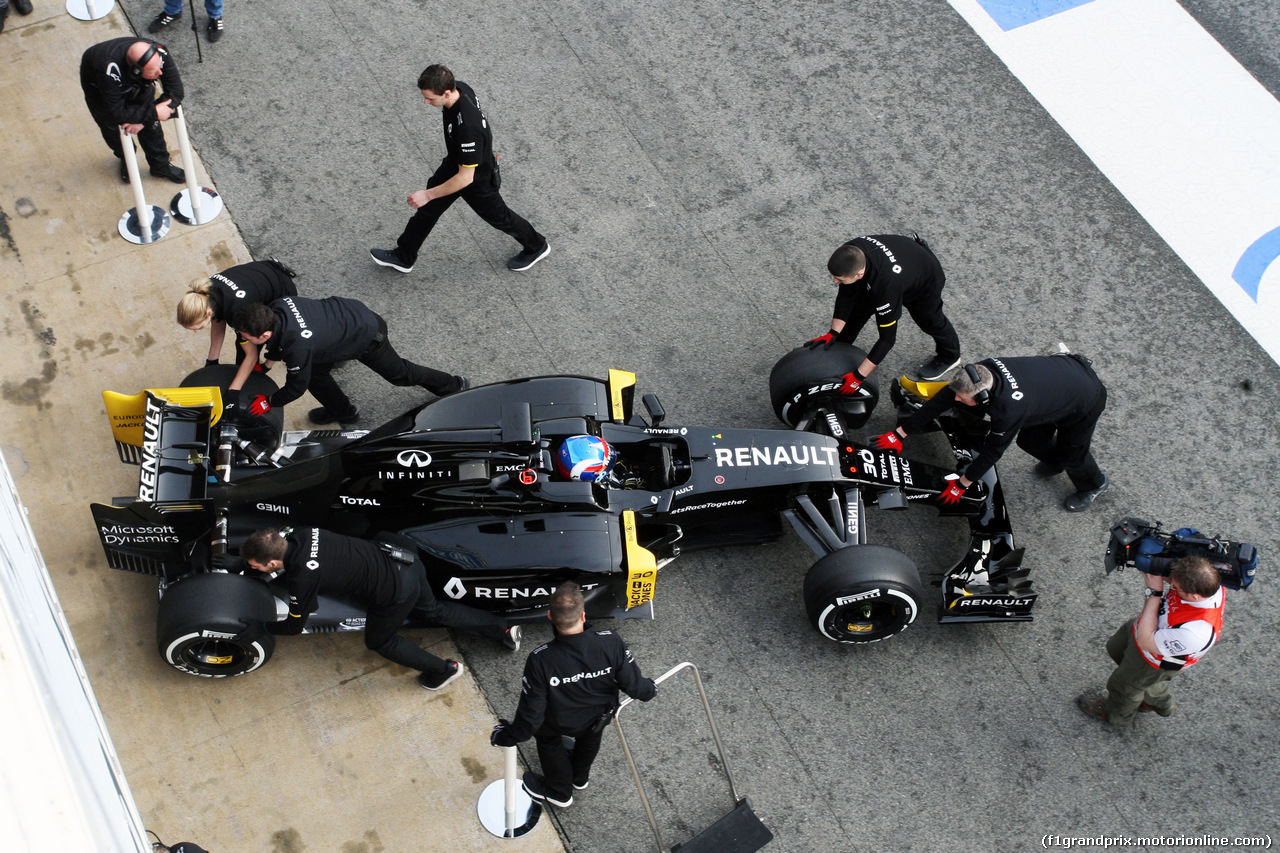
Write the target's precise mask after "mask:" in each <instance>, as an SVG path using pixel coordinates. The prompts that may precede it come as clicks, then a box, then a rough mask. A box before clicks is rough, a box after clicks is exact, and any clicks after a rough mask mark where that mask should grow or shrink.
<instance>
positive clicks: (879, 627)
mask: <svg viewBox="0 0 1280 853" xmlns="http://www.w3.org/2000/svg"><path fill="white" fill-rule="evenodd" d="M923 598H924V586H923V584H921V583H920V573H919V572H917V571H916V566H915V563H913V562H912V561H911V559H910V558H909V557H908V556H907V555H906V554H903V553H902V552H901V551H898V550H895V549H893V548H889V547H886V546H884V545H851V546H849V547H848V548H842V549H840V550H839V551H834V552H832V553H830V554H827V555H826V556H825V557H823V558H822V559H820V560H818V562H816V563H814V564H813V567H812V568H811V569H809V573H808V574H807V575H805V579H804V605H805V609H806V610H807V611H808V613H809V621H810V622H811V623H812V625H813V627H814V628H816V629H817V630H818V633H820V634H822V635H823V636H824V637H826V638H827V639H829V640H834V641H835V642H837V643H876V642H879V641H880V640H884V639H887V638H888V637H892V636H893V635H894V634H897V633H899V632H901V631H902V630H904V629H905V628H906V627H907V626H908V625H910V624H911V623H912V622H914V621H915V618H916V615H917V614H918V613H919V612H920V602H921V599H923Z"/></svg>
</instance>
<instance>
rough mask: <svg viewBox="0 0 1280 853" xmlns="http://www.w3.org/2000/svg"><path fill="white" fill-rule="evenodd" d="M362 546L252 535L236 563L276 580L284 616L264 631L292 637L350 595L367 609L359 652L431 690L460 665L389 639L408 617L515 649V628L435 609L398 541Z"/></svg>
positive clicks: (302, 531) (463, 609) (274, 533)
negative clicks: (327, 603)
mask: <svg viewBox="0 0 1280 853" xmlns="http://www.w3.org/2000/svg"><path fill="white" fill-rule="evenodd" d="M383 538H384V539H385V540H395V541H382V542H366V541H365V540H363V539H355V538H353V537H350V536H342V535H340V534H337V533H331V532H329V531H328V530H321V529H319V528H317V527H301V528H298V529H297V530H292V529H289V528H285V529H283V530H273V529H270V528H266V529H263V530H257V531H254V532H253V533H251V534H250V535H249V538H248V539H246V540H245V541H244V544H243V545H241V546H240V558H241V559H242V560H244V561H245V562H246V563H248V564H249V567H250V568H251V569H255V570H257V571H259V572H267V573H272V572H284V582H285V586H286V587H288V590H289V615H288V617H287V618H286V619H284V620H283V621H281V622H271V623H268V624H267V626H266V628H267V631H268V632H270V633H272V634H277V635H287V634H300V633H302V629H303V628H305V627H306V625H307V619H308V618H309V617H310V616H311V614H312V613H314V612H315V610H316V607H317V606H318V600H319V597H320V595H322V594H324V595H350V596H352V597H354V598H358V599H361V600H363V601H367V602H368V611H367V613H366V621H365V629H364V644H365V647H366V648H368V649H369V650H371V651H375V652H377V653H378V654H380V655H382V656H383V657H384V658H386V659H387V660H389V661H392V662H393V663H398V664H400V665H401V666H407V667H409V668H411V669H416V670H420V674H419V675H418V683H419V684H421V685H422V686H423V687H425V688H426V689H428V690H439V689H440V688H442V687H444V686H445V685H446V684H448V683H449V682H451V681H453V680H454V679H455V678H457V677H458V676H459V675H461V674H462V664H460V663H459V662H458V661H456V660H444V659H442V658H439V657H436V656H435V655H433V654H431V653H430V652H428V651H425V650H424V649H422V648H420V647H419V646H418V645H416V644H415V643H413V642H411V641H409V640H406V639H405V638H404V637H401V636H400V635H399V634H397V633H396V632H397V631H399V630H400V628H401V627H403V626H404V622H405V619H407V618H408V617H409V614H410V613H411V612H413V611H415V610H417V611H421V612H422V614H423V616H424V617H425V618H426V619H427V620H428V621H430V622H433V623H435V624H437V625H445V626H448V627H450V628H457V629H459V630H463V631H469V632H471V633H473V634H479V635H480V636H484V637H489V638H491V639H494V640H497V641H498V642H500V643H502V644H503V645H505V646H506V647H507V648H508V649H510V650H511V651H518V650H519V648H520V626H518V625H517V626H514V627H508V626H507V623H506V622H505V620H503V619H500V618H499V617H497V616H494V615H493V614H491V613H486V612H484V611H482V610H477V609H475V608H473V607H467V606H466V605H462V604H458V603H456V602H452V601H448V602H446V601H437V600H436V597H435V595H434V594H432V592H431V585H430V584H429V583H428V582H427V572H426V568H425V567H424V566H423V565H422V561H421V560H420V559H418V555H417V553H416V549H415V548H414V547H413V544H412V543H411V542H409V541H408V540H402V537H396V536H391V535H385V536H384V537H383Z"/></svg>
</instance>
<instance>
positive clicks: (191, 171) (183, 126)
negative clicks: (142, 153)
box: [175, 12, 205, 225]
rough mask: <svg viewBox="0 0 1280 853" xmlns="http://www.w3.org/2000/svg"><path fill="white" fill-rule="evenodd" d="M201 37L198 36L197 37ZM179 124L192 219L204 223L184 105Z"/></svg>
mask: <svg viewBox="0 0 1280 853" xmlns="http://www.w3.org/2000/svg"><path fill="white" fill-rule="evenodd" d="M191 18H192V20H193V21H194V20H195V13H194V12H193V13H192V14H191ZM198 38H199V37H198V36H197V39H198ZM175 122H176V123H177V125H178V152H179V154H181V156H182V170H183V171H184V172H186V173H187V192H188V193H189V194H190V200H191V219H192V220H193V221H194V222H195V224H196V225H203V224H204V223H205V220H204V218H203V217H202V216H201V215H200V196H201V195H203V193H201V192H200V187H199V185H198V184H196V166H195V160H194V158H193V157H192V156H191V141H190V139H189V138H188V137H187V117H186V116H185V115H183V114H182V107H178V115H177V117H176V118H175Z"/></svg>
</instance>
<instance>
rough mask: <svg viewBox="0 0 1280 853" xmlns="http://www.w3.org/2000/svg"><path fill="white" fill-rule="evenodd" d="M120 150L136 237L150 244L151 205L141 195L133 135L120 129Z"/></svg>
mask: <svg viewBox="0 0 1280 853" xmlns="http://www.w3.org/2000/svg"><path fill="white" fill-rule="evenodd" d="M120 148H121V150H122V151H123V153H124V165H125V168H126V169H127V170H128V171H129V186H130V187H132V188H133V209H134V211H135V212H136V213H137V215H138V236H140V237H141V238H142V242H144V243H150V242H151V239H152V235H151V205H149V204H147V197H146V196H144V195H143V194H142V175H141V173H140V172H139V171H138V152H136V151H134V150H133V135H132V134H130V133H126V132H125V129H124V128H123V127H121V128H120Z"/></svg>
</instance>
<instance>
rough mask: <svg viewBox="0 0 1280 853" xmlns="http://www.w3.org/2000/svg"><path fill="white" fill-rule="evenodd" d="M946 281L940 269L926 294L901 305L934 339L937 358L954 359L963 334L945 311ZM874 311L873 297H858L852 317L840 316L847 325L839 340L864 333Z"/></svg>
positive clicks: (921, 328) (852, 338)
mask: <svg viewBox="0 0 1280 853" xmlns="http://www.w3.org/2000/svg"><path fill="white" fill-rule="evenodd" d="M944 284H946V276H945V275H943V274H942V273H941V272H939V273H938V275H937V276H936V277H935V278H934V283H933V286H931V287H930V288H929V289H928V291H927V292H926V293H924V294H922V295H920V296H918V297H916V298H914V299H912V300H911V301H910V302H904V303H902V307H903V308H905V309H906V310H907V314H909V315H910V316H911V319H912V320H914V321H915V324H916V325H917V326H919V327H920V331H922V332H924V333H925V334H926V335H928V336H929V337H931V338H933V346H934V349H935V351H936V352H937V354H938V357H939V358H942V359H945V360H946V361H947V362H952V361H955V360H956V359H958V358H959V357H960V336H959V335H958V334H956V329H955V326H952V325H951V321H950V320H948V319H947V315H946V314H943V313H942V287H943V285H944ZM875 312H876V306H874V305H872V304H871V300H869V299H861V300H859V301H858V303H857V304H856V305H855V306H854V308H853V310H852V311H850V312H849V316H848V317H843V318H841V319H843V320H844V323H845V326H844V329H843V330H842V331H841V332H840V336H839V338H838V339H837V340H840V341H844V342H846V343H853V341H855V340H856V339H857V337H858V335H859V334H860V333H861V332H862V327H863V326H865V325H866V324H867V321H868V320H870V319H871V318H872V317H873V316H874V315H875ZM868 349H870V347H868Z"/></svg>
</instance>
